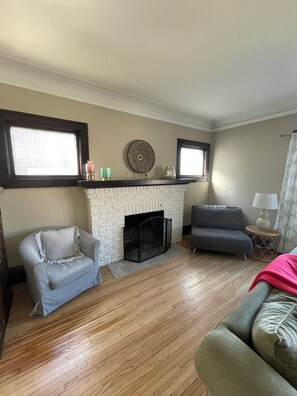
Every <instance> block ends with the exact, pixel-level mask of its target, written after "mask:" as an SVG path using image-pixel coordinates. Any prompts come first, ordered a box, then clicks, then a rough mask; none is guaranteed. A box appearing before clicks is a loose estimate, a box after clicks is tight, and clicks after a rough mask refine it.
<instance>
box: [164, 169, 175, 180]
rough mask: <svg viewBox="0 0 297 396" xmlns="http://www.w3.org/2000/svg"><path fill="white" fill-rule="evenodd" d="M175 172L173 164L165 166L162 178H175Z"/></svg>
mask: <svg viewBox="0 0 297 396" xmlns="http://www.w3.org/2000/svg"><path fill="white" fill-rule="evenodd" d="M175 177H176V172H175V169H174V167H173V166H166V168H165V170H164V179H175Z"/></svg>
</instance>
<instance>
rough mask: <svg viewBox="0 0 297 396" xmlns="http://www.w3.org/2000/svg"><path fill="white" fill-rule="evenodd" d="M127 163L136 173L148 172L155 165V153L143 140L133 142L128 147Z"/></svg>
mask: <svg viewBox="0 0 297 396" xmlns="http://www.w3.org/2000/svg"><path fill="white" fill-rule="evenodd" d="M127 157H128V162H129V164H130V166H131V168H132V169H133V170H135V171H136V172H138V173H147V172H149V171H150V170H151V169H152V167H153V166H154V163H155V153H154V150H153V148H152V146H151V145H150V144H149V143H148V142H146V141H144V140H134V141H133V142H132V143H131V144H130V146H129V147H128V152H127Z"/></svg>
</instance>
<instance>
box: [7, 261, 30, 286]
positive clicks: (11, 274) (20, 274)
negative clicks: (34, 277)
mask: <svg viewBox="0 0 297 396" xmlns="http://www.w3.org/2000/svg"><path fill="white" fill-rule="evenodd" d="M26 281H27V278H26V273H25V269H24V267H23V266H22V265H19V266H17V267H11V268H8V282H9V284H10V285H16V284H18V283H23V282H26Z"/></svg>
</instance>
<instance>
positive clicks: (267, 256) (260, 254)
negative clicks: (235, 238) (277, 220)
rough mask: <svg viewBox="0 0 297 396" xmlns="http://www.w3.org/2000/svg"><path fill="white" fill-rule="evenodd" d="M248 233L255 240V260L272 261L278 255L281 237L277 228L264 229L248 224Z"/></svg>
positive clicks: (253, 253)
mask: <svg viewBox="0 0 297 396" xmlns="http://www.w3.org/2000/svg"><path fill="white" fill-rule="evenodd" d="M246 233H247V235H248V236H249V237H250V238H251V240H252V242H253V252H252V254H251V257H252V258H253V259H254V260H258V261H265V262H270V261H271V260H273V259H274V258H275V257H276V255H277V248H278V243H279V237H280V233H279V232H278V231H277V230H274V229H272V228H269V229H268V230H262V229H261V228H258V227H257V226H255V225H248V226H246Z"/></svg>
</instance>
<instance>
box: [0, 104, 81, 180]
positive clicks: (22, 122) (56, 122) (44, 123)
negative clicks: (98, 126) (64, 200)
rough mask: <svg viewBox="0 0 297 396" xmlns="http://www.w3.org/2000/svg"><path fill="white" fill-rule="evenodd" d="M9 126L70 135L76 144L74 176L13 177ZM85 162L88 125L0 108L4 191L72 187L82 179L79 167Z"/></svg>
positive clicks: (0, 170)
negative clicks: (76, 166) (7, 189)
mask: <svg viewBox="0 0 297 396" xmlns="http://www.w3.org/2000/svg"><path fill="white" fill-rule="evenodd" d="M11 126H16V127H22V128H31V129H39V130H44V131H53V132H64V133H72V134H74V135H75V137H76V144H77V155H78V158H77V160H78V175H74V176H67V175H61V176H57V175H44V176H40V175H36V176H32V175H30V176H20V175H16V174H15V172H14V162H13V153H12V145H11V138H10V127H11ZM88 159H89V145H88V124H86V123H82V122H77V121H70V120H64V119H59V118H52V117H46V116H40V115H34V114H29V113H21V112H16V111H11V110H3V109H0V186H3V187H4V188H32V187H65V186H76V185H77V180H79V179H83V166H84V164H85V163H86V162H87V161H88Z"/></svg>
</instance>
